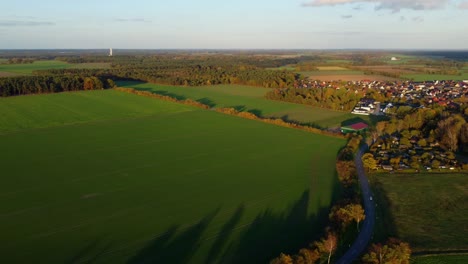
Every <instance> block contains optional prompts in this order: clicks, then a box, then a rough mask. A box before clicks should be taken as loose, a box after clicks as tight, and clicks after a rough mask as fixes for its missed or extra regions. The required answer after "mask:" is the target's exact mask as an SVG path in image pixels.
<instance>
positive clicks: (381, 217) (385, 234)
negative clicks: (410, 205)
mask: <svg viewBox="0 0 468 264" xmlns="http://www.w3.org/2000/svg"><path fill="white" fill-rule="evenodd" d="M376 177H377V176H375V175H374V176H371V185H372V192H373V193H374V199H375V203H376V210H375V216H376V221H375V228H374V237H373V242H385V241H386V240H387V238H389V237H398V231H397V228H396V223H395V217H394V215H393V213H392V211H391V208H392V203H391V201H390V199H389V198H388V195H387V192H386V191H385V189H384V188H383V185H382V183H380V182H379V181H378V180H377V179H376Z"/></svg>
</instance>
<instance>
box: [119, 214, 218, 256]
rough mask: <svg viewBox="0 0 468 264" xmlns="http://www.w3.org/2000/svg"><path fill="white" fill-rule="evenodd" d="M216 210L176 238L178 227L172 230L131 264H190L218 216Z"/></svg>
mask: <svg viewBox="0 0 468 264" xmlns="http://www.w3.org/2000/svg"><path fill="white" fill-rule="evenodd" d="M218 211H219V209H216V210H215V211H213V212H212V213H210V214H208V215H207V216H206V217H204V218H203V219H201V220H200V221H199V222H198V223H197V224H196V225H194V226H191V227H189V228H188V229H187V230H185V231H183V232H182V233H181V234H179V235H177V236H175V233H176V232H177V229H178V228H177V227H172V228H170V229H169V230H168V231H167V232H166V233H165V235H164V236H162V237H159V238H157V239H155V240H154V241H152V242H150V243H149V245H148V246H146V247H145V248H143V249H142V250H141V251H140V252H138V253H137V254H136V255H135V256H134V257H132V258H131V259H130V260H128V262H127V263H129V264H136V263H138V264H140V263H174V264H177V263H188V262H189V260H190V258H191V257H192V255H193V254H194V253H195V252H196V250H197V249H198V247H199V246H200V238H201V236H202V234H203V232H204V231H205V230H206V228H207V227H208V225H209V224H210V223H211V221H212V220H213V218H214V217H215V216H216V215H217V214H218Z"/></svg>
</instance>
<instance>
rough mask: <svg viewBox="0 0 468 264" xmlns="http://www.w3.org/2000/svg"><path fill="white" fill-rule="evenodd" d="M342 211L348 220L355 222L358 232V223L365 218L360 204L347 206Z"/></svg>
mask: <svg viewBox="0 0 468 264" xmlns="http://www.w3.org/2000/svg"><path fill="white" fill-rule="evenodd" d="M344 209H345V210H346V214H348V216H349V218H350V219H352V220H353V221H355V222H356V226H357V230H358V231H359V223H360V222H361V221H363V220H364V219H365V218H366V215H365V214H364V208H362V206H361V204H349V205H347V206H346V207H345V208H344Z"/></svg>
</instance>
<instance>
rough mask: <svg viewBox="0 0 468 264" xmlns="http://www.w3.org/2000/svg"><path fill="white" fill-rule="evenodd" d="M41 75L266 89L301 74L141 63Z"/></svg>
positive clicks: (277, 85) (64, 70)
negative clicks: (105, 77) (83, 76)
mask: <svg viewBox="0 0 468 264" xmlns="http://www.w3.org/2000/svg"><path fill="white" fill-rule="evenodd" d="M36 74H39V75H88V76H102V75H106V76H112V79H113V80H139V81H145V82H153V83H160V84H169V85H183V86H202V85H217V84H241V85H251V86H262V87H267V88H283V87H288V86H292V85H294V82H295V81H296V79H298V78H299V76H298V75H297V74H295V73H292V72H287V71H271V70H265V69H261V68H256V67H253V66H226V67H219V66H201V65H194V66H190V65H184V66H180V65H177V66H174V67H170V66H161V65H157V64H153V65H146V64H142V65H139V66H133V65H126V66H125V65H118V66H115V67H113V68H111V69H59V70H47V71H37V72H36Z"/></svg>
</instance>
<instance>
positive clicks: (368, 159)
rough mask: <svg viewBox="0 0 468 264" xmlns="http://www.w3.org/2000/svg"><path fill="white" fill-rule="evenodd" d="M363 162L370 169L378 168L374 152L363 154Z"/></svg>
mask: <svg viewBox="0 0 468 264" xmlns="http://www.w3.org/2000/svg"><path fill="white" fill-rule="evenodd" d="M362 163H363V165H364V167H365V168H367V169H368V170H369V171H370V170H375V169H377V161H376V160H375V159H374V155H372V153H366V154H364V155H362Z"/></svg>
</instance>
